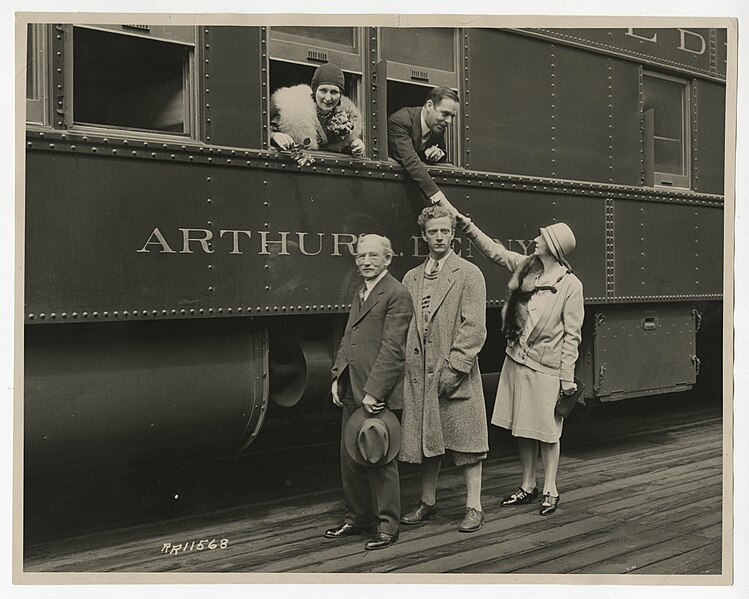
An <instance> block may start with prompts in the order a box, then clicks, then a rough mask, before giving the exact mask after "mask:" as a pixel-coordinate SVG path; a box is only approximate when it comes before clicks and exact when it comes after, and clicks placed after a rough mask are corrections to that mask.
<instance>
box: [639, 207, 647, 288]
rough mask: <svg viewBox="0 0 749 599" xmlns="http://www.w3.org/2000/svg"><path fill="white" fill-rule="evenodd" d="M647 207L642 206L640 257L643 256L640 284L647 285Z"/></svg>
mask: <svg viewBox="0 0 749 599" xmlns="http://www.w3.org/2000/svg"><path fill="white" fill-rule="evenodd" d="M645 218H646V216H645V208H640V257H641V258H642V266H640V274H641V276H642V278H641V280H640V285H642V286H644V285H645V264H646V262H645Z"/></svg>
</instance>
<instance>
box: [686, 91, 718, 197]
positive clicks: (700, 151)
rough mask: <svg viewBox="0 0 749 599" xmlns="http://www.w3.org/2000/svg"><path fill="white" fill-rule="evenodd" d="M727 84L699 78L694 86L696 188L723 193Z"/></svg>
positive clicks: (693, 165) (693, 134) (694, 166)
mask: <svg viewBox="0 0 749 599" xmlns="http://www.w3.org/2000/svg"><path fill="white" fill-rule="evenodd" d="M725 102H726V89H725V86H723V85H720V84H718V83H713V82H711V81H695V82H694V84H693V88H692V111H693V123H694V125H693V127H694V128H693V131H692V148H693V152H692V169H693V172H694V189H695V190H696V191H700V192H704V193H716V194H722V193H723V181H724V176H725V126H726V107H725Z"/></svg>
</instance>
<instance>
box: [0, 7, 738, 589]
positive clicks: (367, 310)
mask: <svg viewBox="0 0 749 599" xmlns="http://www.w3.org/2000/svg"><path fill="white" fill-rule="evenodd" d="M141 17H142V15H141ZM17 18H18V23H17V28H16V31H17V35H18V36H19V38H18V39H17V47H18V48H20V49H22V51H21V52H19V54H20V56H19V58H18V60H17V62H18V63H19V64H20V65H21V67H22V68H21V70H19V72H21V73H23V78H22V79H19V80H20V81H25V96H24V97H23V100H22V102H23V103H22V105H20V106H17V107H16V108H17V111H18V114H19V115H25V116H22V117H21V120H22V121H23V123H24V130H23V133H24V135H25V137H24V139H23V150H24V151H23V156H20V157H18V160H21V161H22V163H20V164H21V168H22V171H20V172H21V175H22V176H21V177H20V178H19V180H18V182H17V183H18V185H19V186H21V187H22V192H21V196H20V197H21V204H20V205H19V208H18V209H19V212H22V218H23V229H22V231H20V233H19V234H21V235H22V236H23V241H22V244H21V249H22V252H23V256H22V258H23V262H22V264H23V289H22V293H23V297H22V303H21V304H19V305H18V306H17V310H18V312H19V313H18V314H17V318H18V320H19V322H22V324H21V325H19V327H18V330H19V331H20V332H21V334H22V336H23V339H22V348H23V350H22V355H21V356H20V362H21V363H20V365H18V368H20V372H21V380H20V391H19V389H17V392H16V398H15V401H16V403H15V407H16V410H17V411H20V412H21V414H22V416H21V426H20V429H19V427H18V426H17V427H16V435H17V439H22V441H18V440H17V446H16V447H17V451H18V452H19V455H18V456H16V457H17V460H16V465H17V466H18V465H19V464H20V465H21V469H20V471H19V470H18V468H16V473H15V474H16V481H17V484H20V485H21V486H22V492H21V495H22V500H21V501H20V502H18V501H17V502H16V505H15V506H14V507H15V517H16V522H17V523H19V524H20V529H19V530H17V531H16V532H17V534H18V536H19V537H20V541H19V542H20V547H21V551H20V553H19V552H17V553H16V557H18V558H20V559H17V560H15V561H14V564H13V568H14V581H15V582H16V583H19V584H30V583H35V582H49V581H50V580H52V581H58V582H60V583H69V582H81V581H94V582H97V583H117V582H120V581H123V580H125V578H123V577H124V576H127V580H128V581H139V582H140V581H142V582H154V581H166V580H169V581H170V582H177V583H180V582H192V581H198V582H201V581H211V582H222V577H223V576H227V575H245V577H244V578H242V579H241V580H246V581H247V582H253V581H265V582H279V581H286V582H307V581H312V580H317V581H323V582H336V581H346V582H354V583H357V582H366V583H372V582H396V583H398V582H404V581H417V582H422V583H432V582H444V581H454V580H455V578H453V577H451V576H450V575H460V580H461V581H462V582H465V583H470V582H483V583H503V582H510V581H511V582H514V583H518V582H520V583H523V582H534V583H539V582H541V583H543V582H556V583H559V582H562V583H565V582H567V583H579V582H581V581H582V582H593V583H599V582H604V581H612V582H613V583H624V584H686V582H687V581H692V583H695V582H696V583H699V584H704V585H726V584H730V582H731V581H732V577H733V571H734V570H733V568H734V564H733V559H732V553H731V544H732V539H733V533H732V530H733V514H732V510H731V509H730V504H731V501H732V500H731V497H730V495H729V493H728V491H729V490H730V488H731V485H730V479H731V474H732V473H731V468H730V460H731V452H732V438H731V435H730V433H729V434H726V431H727V430H728V429H727V425H729V424H730V423H731V418H732V414H731V397H730V394H731V389H730V388H726V386H725V381H726V380H729V381H730V379H727V378H726V377H727V376H728V377H730V368H731V366H730V364H731V361H732V358H733V356H732V354H731V344H732V338H731V337H730V327H731V326H732V323H733V297H732V294H731V293H729V294H726V288H727V287H726V285H727V281H726V277H727V276H729V277H731V276H732V275H731V272H732V264H731V261H732V259H733V255H732V253H729V254H728V255H727V254H726V249H725V248H726V247H727V246H729V247H731V248H732V244H733V229H732V226H728V227H726V222H727V220H728V219H732V215H733V210H734V206H733V201H734V188H733V185H734V183H733V181H729V183H728V185H727V183H726V172H727V169H733V164H734V161H735V156H734V154H733V151H732V150H730V149H729V150H727V149H726V140H727V136H729V137H730V138H731V139H732V138H733V136H734V135H735V133H734V131H735V111H736V98H735V93H736V80H735V77H736V74H735V61H736V43H737V31H736V27H737V24H736V21H733V20H730V19H727V18H706V19H701V20H696V19H684V22H683V23H680V22H678V21H677V20H676V19H670V20H668V22H666V21H665V20H663V19H651V20H648V19H638V20H634V19H629V20H627V19H613V18H612V19H609V20H608V21H601V20H597V21H595V22H593V21H591V20H586V19H579V20H578V23H576V24H575V25H574V26H572V25H570V23H569V22H568V21H567V22H565V23H564V24H556V23H555V22H554V19H552V18H549V19H546V20H543V19H538V20H537V22H536V23H534V24H525V23H523V22H521V21H518V20H512V19H505V20H500V19H499V18H484V19H475V18H472V19H461V18H460V17H457V16H454V17H450V18H442V19H438V18H436V17H434V16H427V15H425V16H423V17H419V16H414V15H411V16H410V17H409V18H399V19H395V18H389V17H382V16H381V17H374V16H369V17H367V16H365V15H359V16H357V17H354V16H351V17H348V18H346V17H340V16H339V17H332V16H328V17H325V16H323V17H320V16H317V17H314V16H311V15H310V16H307V17H300V16H297V17H295V18H294V17H289V16H285V17H284V16H277V17H275V18H274V17H273V16H262V17H261V16H254V17H253V16H248V15H245V16H244V17H243V18H236V19H230V18H227V17H224V18H223V19H222V18H217V17H216V16H212V15H205V16H204V19H205V20H204V22H203V23H204V24H201V21H200V19H201V15H176V16H175V15H171V16H169V17H168V18H167V17H166V16H164V15H155V14H154V15H150V18H149V19H141V18H139V19H138V20H137V22H129V21H131V20H133V21H134V20H135V19H128V18H127V17H126V16H124V17H123V16H122V15H118V18H114V17H113V16H112V15H105V14H88V15H76V16H74V15H73V14H70V15H67V16H66V18H63V19H60V15H57V16H45V15H41V14H36V15H35V14H32V13H26V14H19V15H18V16H17ZM24 65H25V70H24ZM731 251H732V250H731ZM726 331H728V334H729V337H726ZM726 365H728V370H726ZM729 386H730V382H729ZM727 502H728V504H727ZM194 575H210V577H208V578H196V577H195V576H194ZM290 575H295V576H294V577H290ZM92 576H93V577H92ZM167 577H168V578H167ZM234 580H238V579H236V578H235V579H234Z"/></svg>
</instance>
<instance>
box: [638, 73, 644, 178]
mask: <svg viewBox="0 0 749 599" xmlns="http://www.w3.org/2000/svg"><path fill="white" fill-rule="evenodd" d="M638 70H639V72H638V76H637V79H638V83H637V86H638V90H637V92H638V113H639V115H640V139H639V145H640V183H642V184H643V185H644V184H645V87H644V84H645V69H644V68H643V67H642V65H640V67H639V69H638Z"/></svg>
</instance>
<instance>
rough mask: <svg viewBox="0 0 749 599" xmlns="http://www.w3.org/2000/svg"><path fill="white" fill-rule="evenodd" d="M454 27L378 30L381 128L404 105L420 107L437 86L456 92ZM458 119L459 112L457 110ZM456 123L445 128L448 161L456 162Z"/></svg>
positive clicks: (457, 53) (385, 28)
mask: <svg viewBox="0 0 749 599" xmlns="http://www.w3.org/2000/svg"><path fill="white" fill-rule="evenodd" d="M457 42H458V40H457V30H455V29H446V28H439V27H430V28H426V27H424V28H422V27H383V28H381V29H380V62H379V64H378V72H377V77H378V79H379V80H380V81H382V80H386V81H387V86H386V89H385V90H384V92H385V96H384V98H383V97H380V98H378V102H382V101H383V100H384V101H385V102H386V105H387V111H386V114H379V115H378V118H379V123H378V126H379V127H380V128H381V129H383V130H384V128H386V127H387V124H386V121H387V118H388V117H389V116H390V115H391V114H393V113H394V112H395V111H397V110H399V109H400V108H403V107H404V106H422V105H423V104H424V102H425V101H426V98H427V95H428V94H429V91H430V90H431V89H432V88H434V87H437V86H441V87H447V88H450V89H452V90H454V91H455V92H458V89H459V85H458V80H459V79H458V66H459V52H458V43H457ZM458 118H459V119H460V113H458ZM457 126H458V124H457V123H454V124H453V126H452V127H451V128H449V129H448V130H447V135H446V144H447V160H448V162H450V163H452V164H455V165H457V164H458V157H459V143H458V140H459V136H458V135H457V131H458V130H457Z"/></svg>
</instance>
